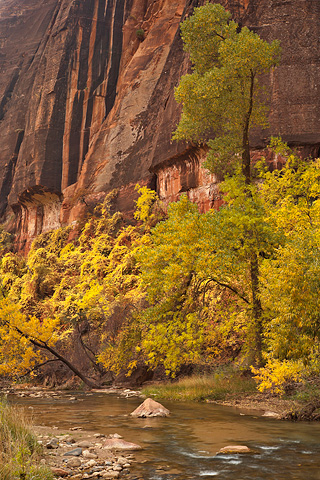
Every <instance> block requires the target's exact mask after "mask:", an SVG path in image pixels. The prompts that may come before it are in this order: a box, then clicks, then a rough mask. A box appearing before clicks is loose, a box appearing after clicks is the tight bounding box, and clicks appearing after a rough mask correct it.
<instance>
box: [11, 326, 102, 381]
mask: <svg viewBox="0 0 320 480" xmlns="http://www.w3.org/2000/svg"><path fill="white" fill-rule="evenodd" d="M15 329H16V331H17V332H18V333H19V334H20V335H21V336H22V337H24V338H26V339H27V340H29V342H30V343H32V345H34V346H35V347H37V348H41V349H43V350H46V351H47V352H50V353H51V354H52V355H53V356H54V357H55V358H57V359H58V360H60V361H61V362H62V363H64V364H65V365H66V366H67V367H68V368H70V370H71V371H72V372H73V373H74V374H75V375H76V376H77V377H79V378H80V379H81V380H82V381H83V383H85V384H86V385H87V386H88V387H90V388H99V386H100V385H99V383H97V382H95V381H93V380H91V379H90V378H88V377H86V376H85V375H83V373H81V372H80V370H78V369H77V367H75V366H74V365H73V364H72V363H71V362H69V360H68V359H67V358H65V357H64V356H63V355H61V354H60V353H59V352H57V350H56V349H54V348H53V347H50V345H48V344H47V343H46V342H44V341H42V340H39V339H36V338H33V337H31V336H30V335H28V334H27V333H24V332H23V331H22V330H20V329H19V328H18V327H15Z"/></svg>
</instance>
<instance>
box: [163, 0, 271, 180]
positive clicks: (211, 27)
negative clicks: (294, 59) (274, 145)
mask: <svg viewBox="0 0 320 480" xmlns="http://www.w3.org/2000/svg"><path fill="white" fill-rule="evenodd" d="M181 32H182V39H183V42H184V48H185V50H186V51H187V52H189V53H190V59H191V61H192V63H193V69H194V72H193V73H192V74H191V75H190V74H189V75H185V76H184V77H182V78H181V81H180V84H179V86H178V87H177V88H176V90H175V98H176V100H177V102H178V103H180V104H182V106H183V110H182V115H181V119H180V122H179V125H178V127H177V129H176V131H175V132H174V135H173V138H174V139H175V140H190V141H193V142H209V143H208V144H209V146H210V148H211V152H210V154H209V156H208V161H207V166H208V168H210V169H211V170H213V171H215V172H218V173H220V174H222V175H225V173H230V172H233V170H232V167H231V164H232V162H235V163H237V161H238V157H237V155H240V156H242V163H245V162H248V161H250V159H249V160H248V158H246V157H245V156H244V151H245V150H246V155H248V145H247V142H248V138H249V132H250V130H251V128H252V127H254V126H262V127H265V126H267V113H268V109H267V108H266V99H265V98H264V94H263V91H262V90H261V88H260V86H259V79H260V78H259V77H260V75H262V74H263V73H266V72H268V71H269V70H270V69H271V68H272V67H273V66H275V65H277V64H278V63H279V59H280V47H279V42H277V41H273V42H272V43H271V44H269V43H267V42H265V41H263V40H262V39H261V38H260V37H259V35H257V34H256V33H254V32H252V31H250V30H249V29H248V28H246V27H244V28H242V29H240V28H239V26H238V25H237V24H236V23H235V22H233V21H230V13H229V12H227V11H226V10H225V9H224V8H223V7H222V6H221V5H219V4H211V3H208V4H206V5H205V6H203V7H199V8H196V9H195V11H194V14H193V15H192V16H191V17H189V18H188V19H187V20H185V22H184V23H183V24H182V26H181ZM247 183H248V179H247Z"/></svg>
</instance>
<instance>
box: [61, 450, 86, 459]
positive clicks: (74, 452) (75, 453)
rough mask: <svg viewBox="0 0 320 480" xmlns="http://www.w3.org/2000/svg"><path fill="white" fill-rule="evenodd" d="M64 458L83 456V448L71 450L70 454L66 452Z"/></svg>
mask: <svg viewBox="0 0 320 480" xmlns="http://www.w3.org/2000/svg"><path fill="white" fill-rule="evenodd" d="M63 455H64V457H80V455H82V448H74V449H73V450H70V452H66V453H64V454H63Z"/></svg>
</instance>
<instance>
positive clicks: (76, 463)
mask: <svg viewBox="0 0 320 480" xmlns="http://www.w3.org/2000/svg"><path fill="white" fill-rule="evenodd" d="M67 465H68V467H81V460H80V458H78V457H73V458H70V460H68V462H67Z"/></svg>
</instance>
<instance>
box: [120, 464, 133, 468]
mask: <svg viewBox="0 0 320 480" xmlns="http://www.w3.org/2000/svg"><path fill="white" fill-rule="evenodd" d="M122 466H123V468H130V467H131V463H124V464H123V465H122Z"/></svg>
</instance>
